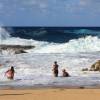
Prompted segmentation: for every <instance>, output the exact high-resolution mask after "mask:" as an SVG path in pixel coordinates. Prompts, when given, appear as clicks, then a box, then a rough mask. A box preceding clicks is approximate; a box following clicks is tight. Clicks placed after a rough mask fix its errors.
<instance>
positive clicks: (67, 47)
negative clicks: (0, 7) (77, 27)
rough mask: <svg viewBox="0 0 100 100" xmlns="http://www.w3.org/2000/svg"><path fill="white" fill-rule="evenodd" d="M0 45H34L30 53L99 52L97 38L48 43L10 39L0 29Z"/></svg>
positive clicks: (90, 37)
mask: <svg viewBox="0 0 100 100" xmlns="http://www.w3.org/2000/svg"><path fill="white" fill-rule="evenodd" d="M0 40H1V42H0V44H9V45H35V46H36V48H35V49H32V50H28V52H32V53H67V52H72V53H76V52H96V51H100V39H99V38H98V37H96V36H95V37H93V36H86V37H83V38H79V39H73V40H70V41H69V42H66V43H60V44H59V43H49V42H44V41H36V40H32V39H29V40H28V39H21V38H19V37H17V38H15V37H11V36H10V33H8V32H6V31H5V30H4V29H2V28H1V29H0Z"/></svg>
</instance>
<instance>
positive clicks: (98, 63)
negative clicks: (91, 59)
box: [90, 60, 100, 71]
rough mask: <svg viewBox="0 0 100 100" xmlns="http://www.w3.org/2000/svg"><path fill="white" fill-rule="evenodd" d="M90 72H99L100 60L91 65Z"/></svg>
mask: <svg viewBox="0 0 100 100" xmlns="http://www.w3.org/2000/svg"><path fill="white" fill-rule="evenodd" d="M90 71H100V60H98V61H96V62H95V63H94V64H92V65H91V68H90Z"/></svg>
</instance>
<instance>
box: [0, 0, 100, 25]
mask: <svg viewBox="0 0 100 100" xmlns="http://www.w3.org/2000/svg"><path fill="white" fill-rule="evenodd" d="M0 26H100V0H0Z"/></svg>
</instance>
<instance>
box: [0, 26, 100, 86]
mask: <svg viewBox="0 0 100 100" xmlns="http://www.w3.org/2000/svg"><path fill="white" fill-rule="evenodd" d="M0 30H1V32H0V38H1V42H0V44H10V45H35V46H36V47H35V48H34V49H31V50H26V51H27V52H28V53H26V54H18V55H16V54H13V53H11V52H9V51H4V52H2V53H1V54H0V64H2V65H3V66H2V67H1V68H0V87H2V86H15V87H17V86H19V87H23V86H25V87H27V86H34V87H36V86H87V87H89V86H90V87H94V86H97V85H100V72H82V71H81V70H82V69H83V68H90V66H91V65H92V64H93V63H94V62H95V61H97V60H98V59H100V52H99V51H100V39H99V31H97V30H95V32H94V31H92V34H91V35H90V34H89V36H88V35H85V37H79V38H78V39H76V38H75V39H70V40H69V41H68V42H63V43H58V42H54V41H52V42H50V41H40V40H34V39H33V38H32V39H25V38H24V39H23V38H21V37H20V36H17V37H12V35H11V33H9V32H8V31H6V30H5V28H1V29H0ZM2 32H4V33H2ZM75 32H76V33H77V34H78V35H79V33H78V32H79V31H75ZM86 32H87V31H86ZM89 32H91V31H89ZM93 33H96V34H95V36H92V35H93ZM97 33H98V34H97ZM4 34H5V35H4ZM13 34H14V33H13ZM37 34H38V33H37ZM60 34H61V33H60ZM66 34H67V33H66ZM73 34H75V33H73ZM80 34H83V33H80ZM5 52H6V53H5ZM54 61H57V62H58V64H59V77H57V78H54V77H53V74H52V65H53V62H54ZM10 66H14V68H15V78H14V80H15V81H9V80H8V79H7V78H6V77H5V72H6V71H7V69H9V68H10ZM63 68H65V69H66V70H67V71H68V72H69V74H70V76H71V77H67V78H64V77H61V76H62V69H63Z"/></svg>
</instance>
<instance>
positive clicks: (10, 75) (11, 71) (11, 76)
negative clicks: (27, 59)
mask: <svg viewBox="0 0 100 100" xmlns="http://www.w3.org/2000/svg"><path fill="white" fill-rule="evenodd" d="M14 73H15V70H14V67H13V66H11V68H10V69H9V70H7V71H6V73H5V75H6V77H7V78H8V79H11V80H13V79H14Z"/></svg>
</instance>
